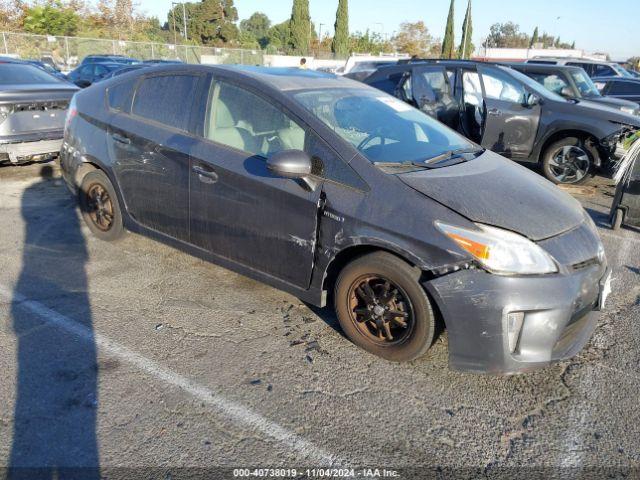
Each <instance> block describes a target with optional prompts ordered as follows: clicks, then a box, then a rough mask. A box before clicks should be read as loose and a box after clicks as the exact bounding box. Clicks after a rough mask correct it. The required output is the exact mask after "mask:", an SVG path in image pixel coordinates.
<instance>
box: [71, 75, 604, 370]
mask: <svg viewBox="0 0 640 480" xmlns="http://www.w3.org/2000/svg"><path fill="white" fill-rule="evenodd" d="M61 166H62V170H63V174H64V177H65V179H66V181H67V183H68V185H69V186H70V188H71V189H72V190H73V191H74V192H76V193H77V194H78V199H79V203H80V209H81V212H82V215H83V216H84V218H85V220H86V222H87V224H88V226H89V228H90V229H91V231H92V232H93V233H94V234H95V235H96V236H97V237H99V238H101V239H103V240H108V241H113V240H116V239H118V238H119V237H120V236H121V235H122V234H123V232H124V230H125V229H126V230H129V231H133V232H136V233H140V234H143V235H146V236H149V237H152V238H154V239H156V240H158V241H161V242H164V243H167V244H169V245H172V246H174V247H176V248H179V249H181V250H184V251H186V252H188V253H190V254H192V255H196V256H198V257H201V258H204V259H207V260H210V261H212V262H215V263H217V264H220V265H222V266H224V267H226V268H229V269H232V270H234V271H236V272H239V273H241V274H244V275H247V276H249V277H252V278H255V279H258V280H260V281H262V282H265V283H267V284H269V285H272V286H274V287H276V288H279V289H282V290H285V291H287V292H290V293H291V294H293V295H295V296H297V297H298V298H300V299H301V300H303V301H305V302H308V303H310V304H313V305H317V306H320V307H324V306H325V305H327V304H328V303H332V304H333V306H334V308H335V311H336V314H337V316H338V319H339V321H340V325H341V326H342V329H343V330H344V333H345V334H346V336H347V337H349V339H351V341H353V343H355V344H356V345H358V346H360V347H362V348H363V349H365V350H367V351H369V352H371V353H373V354H376V355H379V356H380V357H383V358H385V359H388V360H392V361H409V360H414V359H416V358H418V357H420V356H421V355H423V354H424V353H425V352H426V351H427V350H428V349H429V347H430V346H431V345H432V343H433V342H434V339H435V337H436V336H437V335H438V332H439V331H440V330H441V329H442V328H446V330H447V332H448V338H449V342H448V343H449V355H450V365H451V366H452V368H455V369H457V370H462V371H472V372H490V373H517V372H524V371H528V370H531V369H535V368H539V367H543V366H545V365H548V364H550V363H552V362H555V361H559V360H563V359H567V358H569V357H572V356H573V355H575V354H576V353H577V352H578V351H579V350H580V349H581V348H582V347H583V346H584V345H585V344H586V342H587V341H588V340H589V338H590V336H591V334H592V332H593V330H594V328H595V326H596V323H597V319H598V314H599V313H598V312H600V311H601V310H602V308H603V306H604V304H605V301H606V298H607V295H608V293H609V292H610V284H611V281H610V278H611V276H610V270H609V269H608V268H607V262H606V259H605V254H604V250H603V246H602V243H601V241H600V239H599V237H598V233H597V231H596V227H595V225H594V223H593V222H592V221H591V219H590V217H589V216H588V215H587V214H586V213H585V211H584V210H583V209H582V208H581V206H580V205H579V203H578V202H577V201H575V200H574V199H572V198H571V197H570V196H568V195H567V194H565V193H564V192H562V191H561V190H559V189H558V188H556V187H555V186H554V185H552V184H551V183H550V182H548V181H547V180H545V179H543V178H541V177H539V176H538V175H536V174H535V173H532V172H530V171H528V170H527V169H525V168H523V167H521V166H518V165H516V164H515V163H513V162H511V161H509V160H506V159H504V158H502V157H500V156H499V155H496V154H494V153H491V152H489V151H487V150H484V149H483V148H481V147H479V146H478V145H476V144H474V143H472V142H470V141H469V140H467V139H465V138H464V137H462V136H460V135H459V134H457V133H455V132H454V131H452V130H450V129H449V128H447V127H445V126H444V125H442V124H441V123H439V122H437V121H436V120H434V119H432V118H430V117H429V116H427V115H425V114H423V113H421V112H420V111H419V110H417V109H414V108H412V107H411V106H409V105H407V104H405V103H403V102H402V101H400V100H398V99H396V98H394V97H392V96H390V95H387V94H385V93H382V92H380V91H379V90H376V89H373V88H371V87H368V86H366V85H363V84H360V83H357V82H355V81H352V80H349V79H345V78H337V77H335V76H333V75H330V74H323V73H317V72H313V71H308V70H299V69H270V68H261V67H222V66H218V67H208V66H200V65H163V66H157V67H150V68H147V69H143V70H138V71H135V72H131V73H127V74H124V75H122V76H119V77H117V78H114V79H112V80H108V81H105V82H101V83H99V84H96V85H94V86H92V87H90V88H88V89H86V90H84V91H82V92H79V93H77V94H76V95H75V96H74V99H73V101H72V104H71V106H70V109H69V113H68V116H67V121H66V129H65V136H64V143H63V149H62V154H61ZM212 288H214V285H212Z"/></svg>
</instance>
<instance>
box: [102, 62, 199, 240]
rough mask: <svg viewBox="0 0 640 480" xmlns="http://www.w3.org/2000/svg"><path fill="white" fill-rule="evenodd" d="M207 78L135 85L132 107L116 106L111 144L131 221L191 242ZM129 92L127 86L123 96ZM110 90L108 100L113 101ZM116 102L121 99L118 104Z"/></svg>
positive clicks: (163, 77) (167, 78)
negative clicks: (198, 121) (197, 113)
mask: <svg viewBox="0 0 640 480" xmlns="http://www.w3.org/2000/svg"><path fill="white" fill-rule="evenodd" d="M204 85H205V81H204V77H203V76H201V75H199V74H191V73H175V72H174V73H171V74H156V75H152V76H146V77H143V78H142V79H141V80H140V81H138V82H137V84H136V85H135V93H134V94H133V97H132V99H130V101H129V104H130V107H128V106H127V107H126V108H124V109H118V106H117V105H113V106H112V109H113V115H112V117H111V122H110V125H109V134H108V143H109V149H110V154H111V157H112V161H113V169H114V171H115V174H116V176H117V177H118V184H119V185H120V189H121V191H122V195H123V197H124V202H125V204H126V208H127V210H128V212H129V213H130V215H131V216H132V217H133V218H134V219H135V220H136V221H137V222H139V223H140V224H141V225H143V226H145V227H147V228H150V229H152V230H155V231H157V232H160V233H163V234H165V235H168V236H170V237H173V238H176V239H179V240H184V241H187V240H188V239H189V168H190V164H189V153H190V151H191V149H192V147H193V145H194V143H195V142H196V138H195V137H194V136H193V135H192V133H191V132H192V131H193V127H192V125H193V124H192V121H193V120H192V119H193V118H194V115H193V114H192V113H193V111H194V106H196V105H197V103H198V102H199V101H206V97H205V99H202V98H201V95H202V94H203V90H202V89H203V87H204ZM128 86H129V88H131V87H132V86H130V85H127V83H126V82H125V83H124V84H123V86H122V89H123V90H126V88H127V87H128ZM112 89H114V87H110V88H109V91H108V93H107V97H108V98H109V97H112V96H113V97H115V95H111V93H113V92H111V90H112ZM113 101H114V102H115V98H114V100H113Z"/></svg>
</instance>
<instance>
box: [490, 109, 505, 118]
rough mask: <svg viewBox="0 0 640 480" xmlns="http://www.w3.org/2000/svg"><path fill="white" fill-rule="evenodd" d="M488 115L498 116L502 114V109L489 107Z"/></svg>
mask: <svg viewBox="0 0 640 480" xmlns="http://www.w3.org/2000/svg"><path fill="white" fill-rule="evenodd" d="M489 115H491V116H492V117H499V116H500V115H502V110H499V109H497V108H491V109H489Z"/></svg>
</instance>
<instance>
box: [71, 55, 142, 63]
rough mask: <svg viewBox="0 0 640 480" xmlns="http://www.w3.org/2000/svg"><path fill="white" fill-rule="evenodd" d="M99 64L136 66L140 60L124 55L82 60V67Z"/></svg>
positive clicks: (90, 56) (87, 57)
mask: <svg viewBox="0 0 640 480" xmlns="http://www.w3.org/2000/svg"><path fill="white" fill-rule="evenodd" d="M97 62H105V63H123V64H125V65H135V64H136V63H140V60H137V59H135V58H131V57H125V56H122V55H87V56H86V57H84V58H83V59H82V62H81V63H80V65H84V64H85V63H97Z"/></svg>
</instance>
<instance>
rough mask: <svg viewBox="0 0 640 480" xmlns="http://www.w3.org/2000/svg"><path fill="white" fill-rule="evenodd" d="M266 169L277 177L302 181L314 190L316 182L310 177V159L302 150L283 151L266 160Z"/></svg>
mask: <svg viewBox="0 0 640 480" xmlns="http://www.w3.org/2000/svg"><path fill="white" fill-rule="evenodd" d="M267 168H268V169H269V171H270V172H271V173H273V174H275V175H277V176H279V177H284V178H291V179H295V180H302V181H304V182H305V183H306V184H307V185H308V186H309V188H311V189H312V190H315V188H316V186H317V182H316V181H314V180H313V179H312V177H311V170H312V165H311V157H310V156H309V155H308V154H307V153H305V152H303V151H302V150H283V151H282V152H277V153H274V154H273V155H271V156H270V157H268V158H267Z"/></svg>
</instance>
